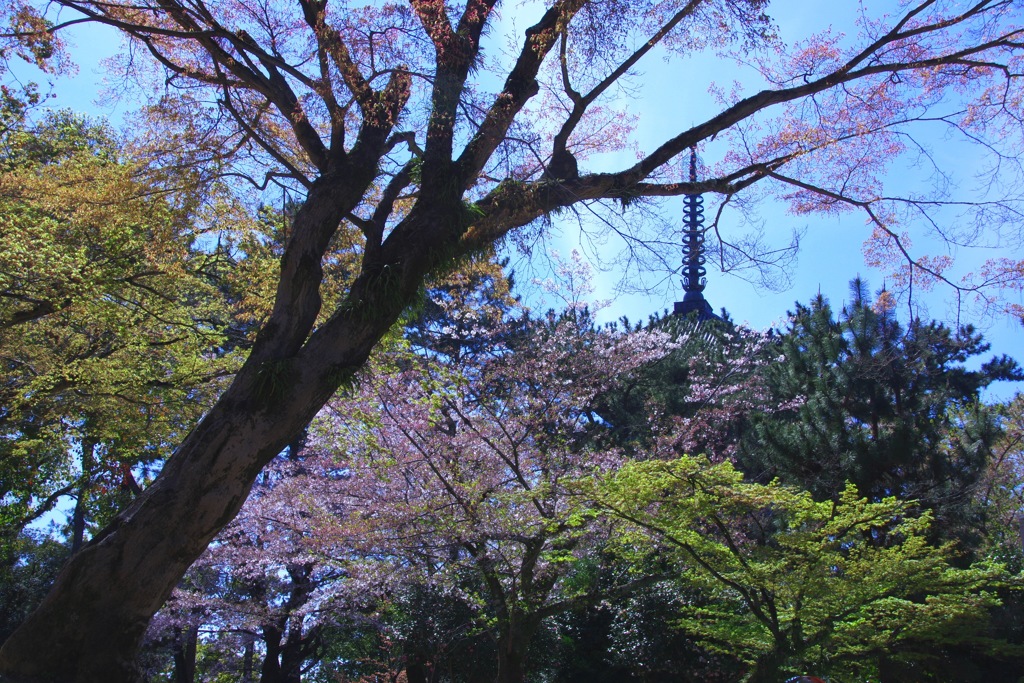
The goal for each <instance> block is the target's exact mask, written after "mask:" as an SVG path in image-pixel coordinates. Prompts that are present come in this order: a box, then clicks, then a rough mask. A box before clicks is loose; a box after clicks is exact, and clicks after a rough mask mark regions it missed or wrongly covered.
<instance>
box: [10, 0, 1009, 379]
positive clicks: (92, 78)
mask: <svg viewBox="0 0 1024 683" xmlns="http://www.w3.org/2000/svg"><path fill="white" fill-rule="evenodd" d="M506 6H507V7H509V8H510V9H506V10H504V13H503V15H502V17H501V25H500V26H499V27H498V28H497V29H496V31H497V32H498V33H501V32H502V30H503V29H504V28H505V27H510V26H511V25H512V24H516V25H517V26H520V27H521V26H525V25H527V24H528V23H532V22H531V18H532V14H534V13H536V12H537V11H538V10H537V5H536V3H521V4H511V3H508V4H507V5H506ZM857 6H858V3H854V2H846V3H844V2H840V3H832V4H831V5H830V12H829V14H828V16H823V15H816V14H815V13H811V12H807V11H806V7H807V5H806V3H803V2H795V1H793V2H776V3H773V5H772V8H771V13H772V15H773V16H774V17H775V18H776V20H777V22H778V26H779V29H780V32H781V34H782V37H783V39H787V40H788V39H792V38H795V37H799V36H806V35H807V34H808V33H810V32H813V31H816V30H821V29H823V28H825V27H827V25H828V24H829V23H830V22H831V23H832V24H834V25H835V26H837V27H841V26H844V25H848V24H849V22H850V21H851V20H852V13H853V12H854V11H856V7H857ZM71 42H72V44H73V46H72V48H71V50H70V52H71V55H72V57H73V59H74V61H75V62H76V63H77V64H78V73H77V75H75V76H74V77H65V78H61V79H58V80H57V82H56V83H55V88H54V92H55V94H56V97H55V98H54V99H53V100H52V101H51V105H52V106H54V107H68V108H71V109H75V110H78V111H84V112H87V113H90V114H93V115H96V116H103V117H108V118H111V119H112V120H113V121H114V122H115V124H116V123H117V122H118V121H119V119H120V117H121V116H122V115H123V114H124V113H125V112H126V111H128V109H129V108H130V106H131V105H130V103H128V102H113V103H112V102H104V101H100V99H99V94H100V93H101V92H102V91H103V79H104V77H105V73H104V70H103V68H102V66H101V64H100V62H101V60H102V59H103V58H104V57H107V56H110V55H112V54H114V53H116V52H117V51H118V50H119V49H120V46H121V40H120V38H119V37H118V36H117V35H116V34H115V33H114V32H112V31H110V30H103V29H96V28H90V29H88V30H82V31H79V32H78V33H77V34H75V35H73V37H72V38H71ZM640 71H641V72H642V78H640V79H638V80H637V81H636V83H635V85H636V89H635V92H634V94H633V96H632V97H631V98H630V100H629V102H628V108H629V110H630V112H631V113H633V114H635V115H637V116H638V117H639V125H638V127H637V130H636V137H637V140H638V143H639V146H640V148H641V150H645V149H646V150H649V149H651V148H653V146H654V145H657V144H659V143H660V142H662V141H663V140H664V139H665V138H667V137H669V136H670V135H672V134H674V133H677V132H678V131H680V130H682V129H684V128H688V127H689V126H690V125H692V124H693V123H696V122H699V121H701V120H703V119H704V118H706V117H708V116H709V115H711V114H713V113H714V111H715V110H714V106H715V105H714V102H713V101H712V99H711V98H710V97H709V96H708V94H707V88H708V85H709V84H710V82H711V81H712V80H714V81H716V82H718V83H723V84H728V83H730V82H731V81H732V80H734V79H741V78H746V77H748V76H749V75H750V71H749V70H747V69H744V68H743V67H742V66H738V65H730V64H728V63H725V62H722V61H721V60H717V59H713V58H710V57H697V58H695V59H691V60H689V61H687V62H684V63H682V64H681V65H672V66H670V65H668V64H667V63H666V62H665V61H663V60H662V59H661V58H660V57H659V56H652V57H651V58H649V61H647V62H645V63H643V64H642V66H641V68H640ZM15 73H16V75H19V76H20V77H21V78H23V79H34V80H39V77H38V75H33V74H31V73H30V71H29V70H28V69H26V68H24V67H21V68H16V69H15ZM755 85H756V84H755ZM935 144H936V147H937V148H938V152H939V153H940V154H947V155H952V154H960V155H964V156H963V158H962V159H960V160H959V161H958V164H959V165H960V166H961V167H962V168H966V169H970V168H971V166H972V163H973V162H974V160H973V159H972V158H971V157H970V154H972V151H971V150H970V148H965V149H960V148H959V147H956V148H950V146H949V145H948V144H947V143H946V141H943V140H941V139H936V140H935ZM630 158H632V152H623V153H621V154H618V155H607V156H604V157H597V158H594V159H591V160H588V161H587V162H586V163H584V164H583V165H582V169H583V170H585V171H603V170H613V169H617V168H622V167H623V166H624V165H628V164H629V163H630V161H629V159H630ZM657 210H658V212H659V213H660V214H661V215H662V216H664V217H665V218H667V219H669V220H672V221H675V222H676V223H679V224H681V215H682V200H681V199H678V198H676V199H665V200H661V201H660V202H659V205H658V207H657ZM710 213H711V212H710V211H709V215H710ZM757 213H758V219H759V221H760V223H761V225H762V226H763V230H764V232H765V234H766V236H767V238H768V239H769V241H774V242H785V241H786V240H787V239H788V237H789V235H790V234H791V233H792V231H793V230H799V231H801V232H802V233H803V238H802V243H801V250H800V252H799V255H798V257H797V261H796V262H795V263H794V264H793V265H792V266H791V267H790V268H789V270H788V272H787V275H788V279H789V284H788V286H786V287H784V288H782V289H781V290H780V291H768V290H766V289H764V288H763V287H759V286H758V285H756V284H752V283H750V282H748V281H746V280H744V279H742V278H740V277H737V276H736V275H732V274H722V273H720V272H718V270H716V268H715V267H714V264H713V263H711V264H709V274H708V278H709V284H708V288H707V290H706V292H705V294H706V296H707V298H708V300H709V301H710V303H711V304H712V306H714V307H715V308H716V310H717V309H719V308H721V307H725V308H726V309H728V311H729V312H730V314H731V315H732V317H733V318H734V319H735V320H737V321H739V322H746V323H748V324H749V325H750V326H752V327H755V328H764V327H767V326H769V325H773V324H779V323H781V322H784V320H785V314H786V311H787V310H789V309H791V308H792V307H793V302H794V301H797V300H798V301H802V302H805V301H807V300H808V299H809V298H810V297H811V296H813V295H814V294H815V293H817V292H819V291H820V292H821V293H823V294H824V295H825V296H827V297H828V298H829V299H830V301H831V302H832V304H833V305H834V306H835V307H836V308H838V307H840V306H841V305H842V303H843V302H844V301H845V300H846V299H847V298H848V284H849V281H850V279H851V278H853V277H854V276H856V275H858V274H860V275H862V276H863V277H865V278H866V279H867V280H868V281H869V283H870V284H871V286H872V289H873V290H874V289H877V288H879V287H880V286H881V285H882V284H883V281H884V274H882V273H879V272H875V271H873V270H871V269H869V268H867V267H866V266H865V264H864V260H863V256H862V254H861V244H862V242H863V240H864V239H865V237H867V235H868V234H869V230H868V229H867V227H866V226H865V224H864V221H863V220H862V219H861V217H859V216H857V215H855V214H846V215H844V216H841V217H838V218H817V217H813V216H811V217H808V216H794V215H791V214H789V213H787V211H786V210H785V207H784V206H783V205H782V204H781V203H780V202H776V201H772V200H771V198H767V199H766V200H764V201H762V202H761V203H760V204H759V206H758V209H757ZM740 222H741V216H739V215H738V214H729V213H727V214H725V216H724V219H723V222H722V229H723V230H724V231H726V232H728V231H730V230H733V229H735V230H737V231H739V230H740V229H741V228H740V226H739V224H740ZM555 227H556V234H555V236H554V237H553V238H552V239H551V240H550V242H549V244H550V246H551V247H553V248H557V249H558V250H559V251H561V252H562V253H563V254H564V253H567V252H569V251H571V250H572V249H573V248H578V249H581V250H582V251H583V252H584V253H587V252H588V251H593V247H592V246H590V245H588V244H587V243H583V244H582V245H581V244H580V241H579V229H578V227H577V225H576V224H575V222H574V221H573V220H565V219H561V220H558V219H556V226H555ZM924 244H926V243H922V246H923V245H924ZM608 246H609V247H610V248H614V245H608ZM938 246H939V247H940V248H942V246H941V245H938ZM600 248H604V246H603V245H602V246H601V247H600ZM954 255H955V256H956V257H957V258H959V259H978V260H980V259H981V258H982V257H983V256H985V255H986V254H979V253H970V252H961V253H956V254H954ZM987 255H988V256H991V255H992V254H991V253H989V254H987ZM1007 255H1009V254H1007ZM666 258H667V259H668V260H669V261H671V262H672V263H678V262H679V261H680V260H681V249H676V253H675V254H666ZM711 260H712V261H713V259H711ZM533 265H534V270H535V273H534V274H538V275H544V274H545V272H546V266H545V265H544V264H543V263H540V264H537V263H534V264H533ZM531 275H532V274H528V275H527V277H530V276H531ZM654 279H655V280H661V281H662V286H660V287H656V288H654V289H652V290H651V291H648V292H646V293H639V294H638V293H632V294H623V293H620V292H619V291H618V290H617V285H618V284H620V282H621V280H622V274H621V273H619V272H616V271H615V270H614V269H612V270H609V271H598V272H596V273H595V284H596V292H595V297H596V298H597V299H607V300H610V301H611V305H610V306H609V307H608V308H607V309H605V310H604V312H603V316H604V317H605V318H606V319H615V318H618V317H620V316H622V315H626V316H628V317H629V318H630V319H632V320H641V319H646V317H647V316H648V315H649V314H650V313H653V312H656V311H662V310H664V309H671V307H672V304H673V302H674V301H675V300H678V299H681V297H682V292H681V286H680V283H679V279H680V278H679V277H678V276H672V277H670V278H669V279H667V280H666V279H665V274H664V273H662V274H659V275H657V276H656V277H655V278H654ZM528 296H529V294H528ZM950 300H951V297H950V292H949V291H948V290H943V289H942V288H938V289H936V290H935V291H933V292H931V293H930V294H927V295H925V296H921V297H919V298H918V301H917V303H918V304H922V305H924V306H926V309H925V310H926V312H927V314H928V315H930V316H931V317H935V318H938V319H940V320H950V319H952V318H953V317H954V316H955V312H954V311H953V310H951V308H950ZM904 315H905V314H904ZM981 327H982V329H983V331H984V332H985V334H986V337H987V339H988V340H989V341H990V342H991V343H992V346H993V349H992V351H993V352H994V353H1007V354H1010V355H1012V356H1016V357H1018V358H1021V359H1024V343H1022V342H1024V329H1022V327H1021V325H1020V323H1018V322H1015V321H1013V320H1010V319H1008V318H1005V317H1003V318H998V319H992V320H987V321H983V324H982V325H981ZM1021 388H1024V387H1020V386H1018V387H1003V388H1001V389H999V390H998V391H997V392H996V395H998V396H1008V395H1010V394H1011V393H1012V392H1013V391H1014V390H1020V389H1021Z"/></svg>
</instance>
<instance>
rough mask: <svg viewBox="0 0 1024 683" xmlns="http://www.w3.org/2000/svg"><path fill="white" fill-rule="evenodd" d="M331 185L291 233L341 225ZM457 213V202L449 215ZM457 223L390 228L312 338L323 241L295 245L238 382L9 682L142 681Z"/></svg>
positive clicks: (99, 542)
mask: <svg viewBox="0 0 1024 683" xmlns="http://www.w3.org/2000/svg"><path fill="white" fill-rule="evenodd" d="M335 180H336V179H335ZM334 190H335V188H334V187H333V186H332V185H331V182H330V179H328V180H325V181H323V182H320V181H318V185H317V186H315V187H314V190H313V191H311V193H310V195H309V197H308V198H307V203H306V205H305V206H304V207H303V208H302V209H301V210H300V212H299V215H297V216H296V221H295V225H294V230H295V233H294V234H295V235H298V234H314V235H316V234H320V233H326V234H327V235H328V236H329V235H330V234H332V233H333V230H334V228H336V226H337V224H338V221H339V220H340V216H341V215H344V212H341V213H339V211H340V209H339V207H341V208H344V207H343V205H342V204H340V203H339V201H338V192H336V191H334ZM332 192H334V194H331V193H332ZM325 194H326V195H328V196H327V197H325V196H324V195H325ZM356 199H358V197H357V198H356ZM435 208H436V207H435ZM459 210H461V205H460V204H459V203H458V202H457V201H456V202H455V203H454V206H453V208H452V211H459ZM456 215H457V214H456ZM303 223H311V224H313V225H312V227H310V226H309V225H305V226H304V225H303ZM455 223H456V221H455V220H453V219H452V216H451V215H448V214H443V213H442V212H440V211H437V210H435V211H433V213H432V215H419V216H416V215H413V214H410V216H408V217H407V218H406V220H405V221H404V222H403V225H400V226H399V227H396V228H395V230H394V231H392V235H391V237H393V238H395V239H393V240H392V239H390V238H389V240H388V241H387V243H385V245H384V246H383V248H381V249H378V250H377V253H376V254H375V256H374V260H373V262H372V263H369V264H364V268H363V274H362V275H360V277H359V278H358V279H357V280H356V282H355V283H354V285H353V287H352V290H351V292H350V294H349V297H348V304H347V305H346V306H345V307H344V308H343V309H342V310H340V311H339V312H338V313H336V314H335V315H334V316H333V317H332V318H331V319H330V320H328V321H327V322H325V323H323V324H322V325H320V326H319V328H318V329H317V330H316V331H314V332H313V333H312V334H310V330H311V329H312V327H313V323H314V322H315V321H316V317H317V315H318V313H319V307H320V299H319V293H318V292H319V286H320V282H321V277H320V274H321V273H322V271H321V267H320V255H321V254H322V253H323V249H324V248H326V241H323V244H319V243H314V244H311V245H306V246H305V247H303V245H300V247H303V248H291V247H290V251H289V253H290V256H289V255H288V253H286V256H285V257H284V259H283V260H282V265H281V270H282V283H283V284H282V285H281V286H280V287H279V291H278V298H277V301H276V303H275V310H274V313H273V314H272V317H271V319H270V322H269V323H268V324H267V325H265V326H264V328H263V329H262V330H261V331H260V333H259V335H258V336H257V339H256V343H255V344H254V347H253V350H252V352H251V353H250V356H249V358H248V359H247V361H246V363H245V365H244V366H243V368H242V369H241V370H240V371H239V373H238V375H237V376H236V377H235V379H234V381H233V382H232V384H231V386H230V387H229V388H228V389H227V390H226V391H225V393H224V394H223V395H222V396H221V397H220V399H219V400H218V401H217V403H216V404H215V405H214V406H213V408H212V409H211V410H210V412H209V413H207V415H206V416H205V417H204V418H203V419H202V420H201V421H200V423H199V424H198V425H197V426H196V427H195V428H194V429H193V430H192V432H191V433H189V435H188V436H187V437H186V438H185V441H184V442H183V443H182V445H181V446H180V447H179V448H178V449H177V451H175V453H174V455H173V456H172V457H171V458H170V459H169V460H168V461H167V463H166V464H165V466H164V468H163V470H162V471H161V473H160V476H159V477H157V479H156V481H154V482H153V484H152V485H151V486H150V487H149V488H147V489H146V490H145V491H144V492H143V493H142V495H141V496H139V497H138V498H136V499H135V500H134V501H133V502H132V504H131V505H130V506H129V507H128V508H127V509H126V510H125V511H123V512H122V513H121V514H120V515H118V516H117V518H115V520H114V521H113V522H112V523H111V524H110V525H109V526H108V527H107V528H106V529H104V530H103V531H102V532H100V533H99V534H98V535H97V536H96V537H95V538H94V539H93V540H92V541H90V542H89V543H88V544H86V545H85V546H84V547H83V548H82V550H81V551H80V552H79V553H78V554H77V555H75V556H74V557H73V558H72V559H71V560H70V561H69V562H68V564H67V565H66V566H65V567H64V569H63V571H62V572H61V573H60V575H59V576H58V577H57V580H56V582H55V584H54V586H53V588H52V589H51V591H50V593H49V594H48V595H47V597H46V598H45V599H44V600H43V602H42V603H41V604H40V606H39V607H38V608H37V609H36V610H35V612H33V613H32V614H31V615H30V616H29V617H28V619H26V621H25V622H24V623H23V624H22V625H21V626H20V627H19V628H18V629H17V630H16V631H15V632H14V633H13V634H12V635H11V637H10V638H9V639H8V640H7V641H6V643H4V645H3V648H2V649H0V680H2V681H4V683H7V682H8V681H12V682H15V683H23V682H24V683H37V682H38V683H91V682H94V681H95V682H97V683H130V682H132V681H134V680H135V679H136V678H137V676H138V672H137V670H136V667H135V655H136V653H137V651H138V648H139V645H140V643H141V640H142V637H143V635H144V633H145V631H146V627H147V625H148V623H149V620H150V619H151V618H152V616H153V614H155V613H156V611H157V610H158V609H159V608H160V607H161V605H162V604H163V603H164V601H165V600H166V599H167V597H168V595H169V594H170V592H171V591H172V590H173V589H174V587H175V586H176V585H177V584H178V582H179V580H180V579H181V577H182V576H183V575H184V573H185V571H186V570H187V569H188V568H189V566H190V565H191V564H192V563H193V562H194V561H195V560H196V559H197V558H198V557H199V555H200V554H201V553H202V552H203V550H204V549H205V548H206V546H207V545H208V544H209V542H210V541H211V540H212V539H213V537H214V536H215V535H216V534H217V533H218V532H219V531H220V530H221V529H222V528H223V527H224V526H225V525H226V524H227V523H228V522H229V521H231V519H233V518H234V516H235V515H236V514H237V513H238V510H239V509H240V508H241V506H242V503H244V502H245V499H246V497H247V496H248V494H249V490H250V488H251V487H252V484H253V482H254V481H255V479H256V477H257V476H258V474H259V472H260V471H261V470H262V468H263V467H264V465H266V464H267V463H268V462H269V461H270V460H271V459H272V458H274V456H276V455H277V454H278V453H280V452H281V451H282V450H283V449H284V448H285V447H286V446H287V445H288V444H289V443H291V442H292V440H293V439H294V437H295V436H296V435H297V434H298V433H299V432H300V431H301V430H302V429H303V428H305V426H306V425H307V424H308V423H309V421H310V420H311V419H312V418H313V416H314V415H315V414H316V413H317V411H318V410H319V409H320V408H321V407H322V406H323V405H324V403H326V401H327V399H328V398H330V396H331V395H332V394H333V393H334V391H336V390H337V388H338V386H340V385H341V384H342V383H343V382H344V381H346V380H347V379H349V378H351V377H352V374H353V373H354V372H355V371H356V370H358V368H360V367H361V366H362V364H363V363H364V362H365V361H366V359H367V357H368V356H369V354H370V351H371V349H372V348H373V346H374V345H375V344H376V343H377V341H379V340H380V338H381V337H382V336H383V335H384V334H385V333H386V332H387V330H388V329H389V328H390V327H391V325H392V324H393V323H394V322H395V321H396V320H397V319H398V317H399V315H400V314H401V312H402V310H403V309H404V308H405V306H406V305H407V304H408V303H409V302H410V301H412V299H413V298H414V297H415V295H416V292H417V290H418V288H419V287H420V286H421V284H422V282H423V278H424V276H425V274H426V273H427V272H428V270H430V269H431V268H433V267H436V266H437V265H438V264H439V263H440V260H441V258H443V257H442V256H441V255H446V256H447V257H448V258H451V255H452V254H453V253H454V252H455V250H456V246H455V245H456V243H457V239H458V233H457V231H456V230H452V229H451V226H453V224H455ZM326 228H329V229H326ZM318 231H319V233H318ZM295 239H296V238H294V236H293V241H294V240H295ZM310 240H311V241H312V242H316V240H315V239H314V238H310ZM289 282H291V283H293V286H292V288H291V289H290V290H289V289H288V283H289ZM307 337H308V338H307ZM57 653H59V655H58V654H57Z"/></svg>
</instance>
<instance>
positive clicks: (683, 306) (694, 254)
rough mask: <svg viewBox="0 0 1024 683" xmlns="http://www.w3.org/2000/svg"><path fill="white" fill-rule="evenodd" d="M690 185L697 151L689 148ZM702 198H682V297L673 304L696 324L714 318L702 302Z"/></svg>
mask: <svg viewBox="0 0 1024 683" xmlns="http://www.w3.org/2000/svg"><path fill="white" fill-rule="evenodd" d="M690 182H691V183H696V182H697V150H696V149H695V148H693V147H691V148H690ZM705 232H707V228H705V227H704V197H703V196H701V195H700V194H688V195H684V196H683V291H684V292H686V293H685V294H684V295H683V300H682V301H677V302H676V305H675V312H676V313H677V314H679V315H687V314H688V313H691V312H693V311H696V312H697V317H698V319H700V320H706V319H708V318H715V317H717V316H715V314H714V312H712V310H711V305H710V304H709V303H708V302H707V301H705V299H704V287H706V286H707V281H708V280H707V277H705V276H706V275H707V272H708V271H707V268H705V267H704V264H705V263H706V258H705V256H704V233H705Z"/></svg>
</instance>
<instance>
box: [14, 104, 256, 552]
mask: <svg viewBox="0 0 1024 683" xmlns="http://www.w3.org/2000/svg"><path fill="white" fill-rule="evenodd" d="M122 156H123V155H122V153H121V151H120V149H119V146H118V143H117V142H116V140H115V139H114V135H113V134H112V133H111V131H110V130H109V128H108V127H106V126H105V125H104V124H99V123H94V122H91V121H89V120H87V119H84V118H81V117H78V116H75V115H73V114H69V113H67V112H58V113H54V114H51V115H49V116H48V117H46V118H44V119H43V120H42V121H41V122H40V123H38V124H36V125H32V126H29V125H28V124H26V123H25V122H24V121H22V122H21V123H20V124H19V125H18V126H16V127H14V128H11V129H9V130H7V131H6V132H5V133H4V134H3V135H0V501H2V502H0V522H2V524H3V527H4V529H5V531H6V532H7V540H9V539H10V538H11V535H12V534H16V533H17V531H18V530H19V529H20V528H22V527H23V526H24V525H25V524H27V523H29V522H30V521H32V520H33V519H35V518H38V517H39V516H40V515H42V514H44V513H45V512H47V511H48V510H49V509H51V508H52V507H53V506H54V504H55V503H56V501H57V500H58V499H59V498H61V497H63V496H69V495H74V496H76V497H77V498H78V499H79V500H80V501H89V507H90V516H91V517H92V518H93V519H95V520H96V521H101V520H102V519H103V518H105V517H108V516H109V515H110V514H112V513H113V512H116V510H117V509H119V508H120V507H121V506H122V505H123V503H124V502H125V499H126V497H130V495H131V494H132V493H133V492H135V491H137V489H138V484H137V482H136V481H135V477H136V476H137V474H138V473H139V470H138V469H136V470H135V472H133V468H137V467H139V466H148V465H150V464H153V463H155V462H158V461H160V460H162V459H163V458H164V457H166V456H167V455H168V454H169V451H170V448H171V445H172V443H173V442H174V441H176V440H177V439H178V438H179V437H180V435H181V434H183V433H184V432H185V431H186V430H187V428H188V427H189V426H190V425H191V423H192V422H193V420H195V419H196V418H197V417H198V416H199V414H201V412H202V411H203V409H204V407H205V406H206V405H208V403H209V401H210V400H212V396H213V393H214V391H215V390H216V385H215V382H214V380H215V379H216V378H217V377H219V376H223V375H225V374H227V373H229V372H230V371H231V370H232V368H233V367H234V366H235V365H236V364H237V358H236V357H233V356H232V355H230V354H226V353H225V351H224V349H225V347H226V345H227V344H226V337H225V334H224V331H225V328H226V326H227V324H228V323H229V321H230V318H231V312H230V310H229V303H228V301H226V300H225V298H224V296H223V292H222V290H221V289H220V288H219V280H220V278H221V276H222V274H223V273H222V272H220V271H221V270H222V269H221V265H220V264H219V263H218V261H217V258H216V254H214V253H211V252H209V251H203V250H199V249H196V248H195V247H194V245H193V240H194V236H195V232H196V229H195V225H194V223H195V220H196V217H195V216H194V215H192V214H189V213H186V212H183V211H181V210H179V209H177V208H175V207H173V206H171V205H169V204H168V203H167V202H165V201H164V200H163V199H161V192H160V188H158V187H155V186H153V185H151V184H149V183H148V182H146V181H144V180H143V179H141V177H140V175H139V169H138V168H137V167H136V166H135V165H133V164H132V163H130V162H128V161H121V159H120V158H121V157H122ZM86 443H89V444H91V445H90V446H89V447H88V450H89V455H88V456H87V455H86V454H85V450H86V446H85V444H86ZM126 494H127V495H126Z"/></svg>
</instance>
